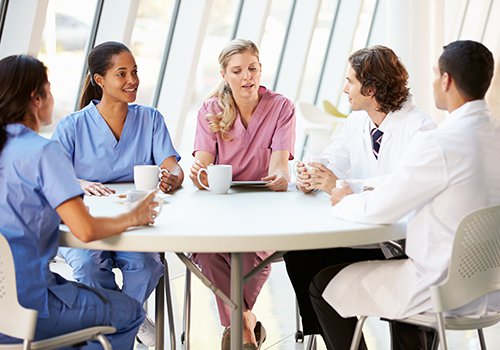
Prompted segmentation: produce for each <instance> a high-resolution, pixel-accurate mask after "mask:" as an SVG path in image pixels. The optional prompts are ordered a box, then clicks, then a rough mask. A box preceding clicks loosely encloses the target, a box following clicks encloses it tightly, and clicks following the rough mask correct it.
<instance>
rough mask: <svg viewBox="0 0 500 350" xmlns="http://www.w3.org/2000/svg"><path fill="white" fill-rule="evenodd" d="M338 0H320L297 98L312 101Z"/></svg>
mask: <svg viewBox="0 0 500 350" xmlns="http://www.w3.org/2000/svg"><path fill="white" fill-rule="evenodd" d="M337 2H338V1H322V2H321V8H320V9H319V13H318V21H317V24H316V28H315V29H314V33H313V37H312V40H311V47H310V49H309V55H308V57H307V63H306V68H305V71H304V76H303V81H302V87H301V91H300V94H299V100H302V101H309V102H313V101H314V95H315V93H316V87H317V85H318V82H319V75H320V74H321V66H322V65H323V59H324V57H325V51H326V48H327V45H328V38H329V35H330V30H331V26H332V22H333V18H334V17H335V10H336V9H337Z"/></svg>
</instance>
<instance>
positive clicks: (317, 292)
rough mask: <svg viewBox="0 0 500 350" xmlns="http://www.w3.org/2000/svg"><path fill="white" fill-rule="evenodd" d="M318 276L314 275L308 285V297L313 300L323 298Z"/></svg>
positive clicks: (322, 288)
mask: <svg viewBox="0 0 500 350" xmlns="http://www.w3.org/2000/svg"><path fill="white" fill-rule="evenodd" d="M318 275H319V274H318ZM318 275H316V276H315V277H314V278H313V279H312V280H311V283H310V284H309V295H310V296H311V298H314V299H320V298H323V290H324V287H323V285H322V283H321V278H320V277H319V276H318Z"/></svg>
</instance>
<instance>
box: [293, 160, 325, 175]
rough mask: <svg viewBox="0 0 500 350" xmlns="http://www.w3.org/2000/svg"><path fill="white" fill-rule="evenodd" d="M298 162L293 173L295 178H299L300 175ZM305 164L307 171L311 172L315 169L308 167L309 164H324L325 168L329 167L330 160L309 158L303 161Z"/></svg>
mask: <svg viewBox="0 0 500 350" xmlns="http://www.w3.org/2000/svg"><path fill="white" fill-rule="evenodd" d="M297 163H298V161H297V162H295V164H294V167H293V173H294V175H295V177H297V176H298V175H299V173H298V170H297ZM303 163H304V166H305V167H306V169H307V170H308V171H309V170H311V169H314V167H312V166H310V165H308V163H321V164H323V165H324V166H326V167H328V163H329V161H328V158H325V157H318V156H316V157H308V158H306V159H304V160H303Z"/></svg>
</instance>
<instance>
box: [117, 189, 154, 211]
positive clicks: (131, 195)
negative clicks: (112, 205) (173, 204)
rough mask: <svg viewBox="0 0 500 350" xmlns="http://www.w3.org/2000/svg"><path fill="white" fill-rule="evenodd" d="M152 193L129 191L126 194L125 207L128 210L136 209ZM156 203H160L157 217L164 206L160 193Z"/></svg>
mask: <svg viewBox="0 0 500 350" xmlns="http://www.w3.org/2000/svg"><path fill="white" fill-rule="evenodd" d="M151 192H152V191H144V190H132V191H127V192H126V193H125V207H126V208H127V209H128V210H131V209H133V208H135V206H136V205H137V204H139V203H140V202H141V201H142V200H143V199H144V198H145V197H146V196H147V195H148V194H150V193H151ZM154 201H155V202H157V203H158V205H157V206H156V208H155V210H156V212H157V214H156V215H157V216H158V215H160V212H161V208H162V205H163V199H162V198H161V197H160V196H159V195H158V192H156V195H155V199H154Z"/></svg>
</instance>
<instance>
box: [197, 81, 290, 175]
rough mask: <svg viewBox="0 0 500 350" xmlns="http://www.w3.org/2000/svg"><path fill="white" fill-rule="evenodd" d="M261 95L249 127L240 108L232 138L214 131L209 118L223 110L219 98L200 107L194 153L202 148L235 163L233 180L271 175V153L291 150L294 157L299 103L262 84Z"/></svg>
mask: <svg viewBox="0 0 500 350" xmlns="http://www.w3.org/2000/svg"><path fill="white" fill-rule="evenodd" d="M259 95H261V99H260V101H259V104H258V105H257V107H256V108H255V110H254V112H253V114H252V117H251V118H250V122H249V123H248V126H247V128H245V127H244V126H243V124H242V122H241V118H240V114H239V112H237V114H236V120H235V121H234V124H233V128H232V129H231V130H230V131H229V136H230V137H231V140H230V141H224V140H223V139H222V137H221V136H220V134H219V133H217V134H214V133H213V132H212V131H211V130H210V128H209V124H208V120H207V119H206V117H205V116H206V115H207V114H211V115H215V114H218V113H220V112H221V109H220V107H219V105H218V102H217V101H218V98H217V97H212V98H210V99H209V100H207V101H205V102H204V103H203V105H202V106H201V108H200V110H199V111H198V125H197V127H196V137H195V142H194V151H193V155H195V154H196V152H198V151H204V152H208V153H210V154H212V155H213V156H214V158H215V161H214V164H231V165H232V166H233V180H235V181H251V180H260V179H261V178H263V177H265V176H267V175H268V170H269V162H270V159H271V153H272V152H274V151H288V152H289V153H290V157H289V160H292V159H293V149H294V144H295V107H294V105H293V103H292V102H291V101H290V100H289V99H287V98H286V97H284V96H283V95H280V94H278V93H276V92H274V91H271V90H269V89H267V88H265V87H263V86H261V87H260V88H259Z"/></svg>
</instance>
